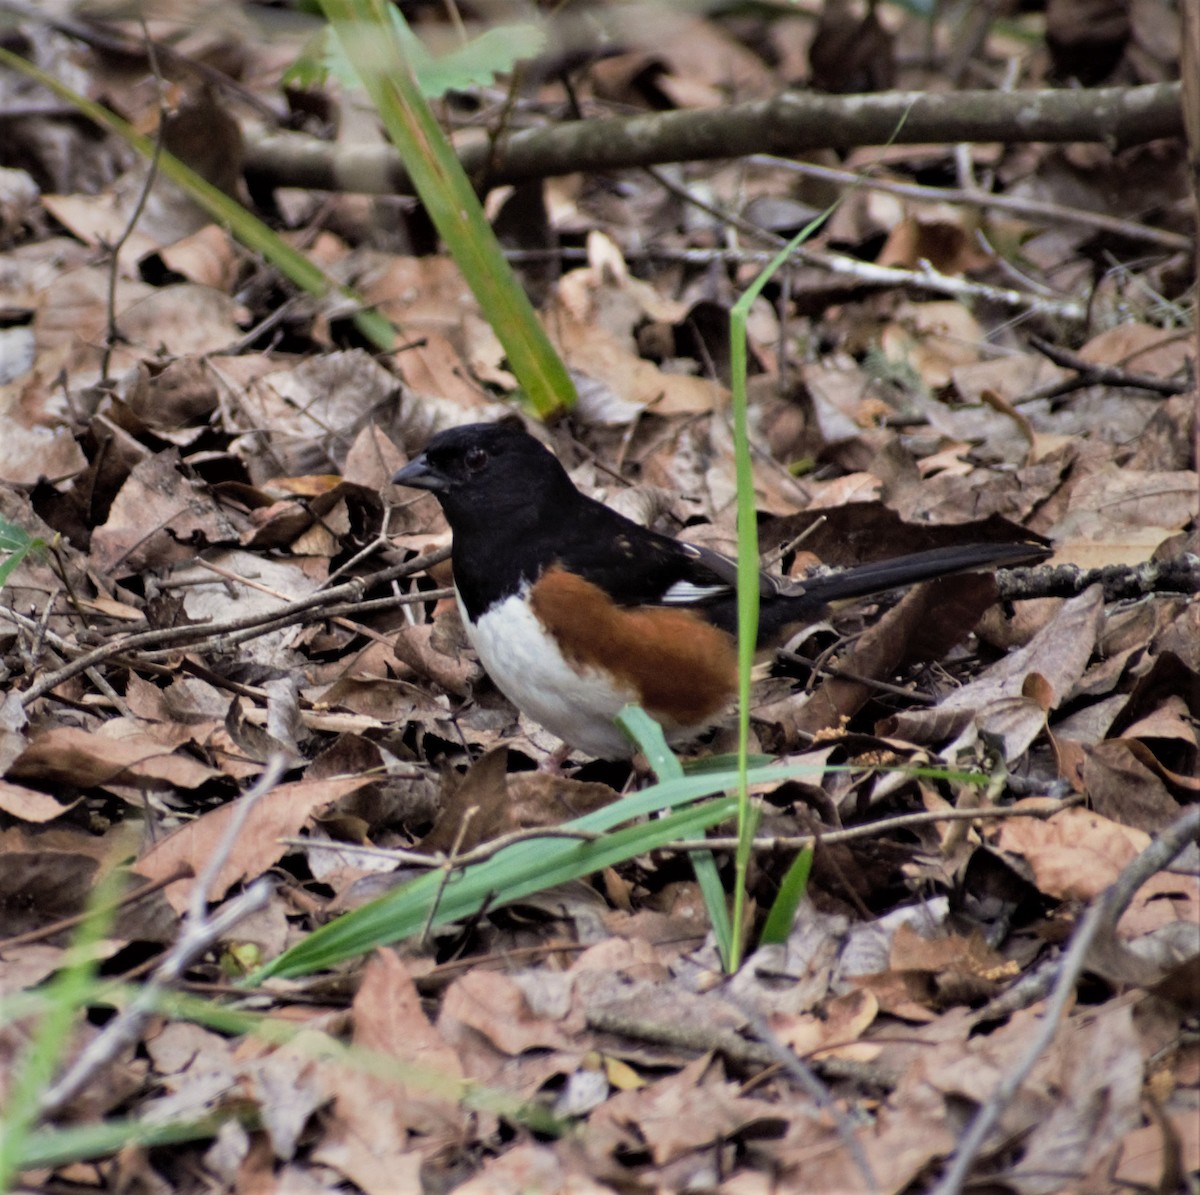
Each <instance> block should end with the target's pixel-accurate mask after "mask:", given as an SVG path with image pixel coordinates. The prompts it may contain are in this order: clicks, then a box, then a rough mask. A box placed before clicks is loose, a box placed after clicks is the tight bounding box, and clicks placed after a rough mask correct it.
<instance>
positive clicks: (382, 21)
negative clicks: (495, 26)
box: [321, 0, 575, 417]
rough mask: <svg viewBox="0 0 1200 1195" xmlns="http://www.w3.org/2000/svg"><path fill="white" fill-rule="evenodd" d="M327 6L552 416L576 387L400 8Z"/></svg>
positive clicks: (476, 289)
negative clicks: (412, 47)
mask: <svg viewBox="0 0 1200 1195" xmlns="http://www.w3.org/2000/svg"><path fill="white" fill-rule="evenodd" d="M321 7H322V8H323V9H324V11H325V15H326V16H327V17H328V18H329V20H330V22H331V24H332V25H333V29H334V32H335V33H336V35H337V37H338V39H339V41H340V42H341V44H342V48H343V50H344V51H345V53H346V56H347V57H348V58H349V60H350V62H351V63H353V65H354V69H355V70H356V72H357V74H358V77H359V79H360V80H361V82H362V85H363V87H364V88H365V89H366V91H367V94H368V95H369V96H370V97H371V101H372V103H373V104H374V105H375V108H376V110H377V111H378V113H379V116H380V119H381V120H382V121H383V125H384V128H385V129H386V130H387V133H388V136H389V137H390V138H391V141H392V144H393V145H394V146H395V147H396V149H397V151H398V152H399V154H400V157H401V158H402V159H403V161H404V166H405V169H406V170H407V171H408V175H409V178H411V179H412V183H413V187H414V188H415V189H416V192H417V194H418V195H419V196H420V197H421V201H422V203H424V205H425V210H426V211H427V212H428V213H429V218H430V219H431V220H432V221H433V223H434V227H436V228H437V230H438V232H439V233H440V234H441V237H442V239H443V240H444V241H445V242H446V245H447V247H448V248H449V250H450V253H451V255H452V256H453V257H454V260H455V261H456V262H457V264H458V268H459V269H460V270H461V271H462V273H463V277H464V278H465V279H466V280H467V285H468V286H470V288H471V290H472V292H473V293H474V295H475V298H476V299H477V300H478V302H479V305H480V307H481V308H482V309H483V312H484V315H485V316H486V317H487V319H488V321H489V322H490V323H491V325H492V327H493V328H494V329H495V330H496V335H497V336H498V337H499V338H500V343H501V344H502V345H503V346H504V351H505V353H506V354H507V356H508V364H509V366H510V368H511V369H512V371H513V373H514V374H516V376H517V380H518V381H519V382H520V383H521V386H522V387H523V389H524V391H525V394H526V396H527V398H528V400H529V402H530V404H531V405H532V407H533V409H534V410H535V411H536V412H537V414H538V415H539V416H541V417H546V416H548V415H550V414H553V413H554V412H556V411H558V410H561V409H562V408H563V407H568V406H570V405H571V404H572V403H573V402H574V401H575V387H574V385H573V384H572V382H571V379H570V376H569V375H568V373H567V370H566V367H565V366H564V365H563V363H562V361H561V360H559V358H558V355H557V354H556V353H555V351H554V349H553V347H552V346H551V344H550V340H549V337H547V335H546V333H545V330H544V329H543V328H542V326H541V324H540V323H539V322H538V319H537V316H536V315H535V314H534V311H533V307H532V306H531V304H530V302H529V299H528V297H527V296H526V294H525V291H524V290H523V289H522V288H521V285H520V283H519V282H518V281H517V278H516V276H515V275H514V273H513V271H512V267H511V266H509V264H508V262H507V260H506V259H505V257H504V254H503V253H502V251H501V249H500V246H499V244H498V242H497V241H496V237H495V235H494V234H493V232H492V229H491V226H490V225H489V224H488V222H487V218H486V217H485V216H484V213H483V207H482V205H481V204H480V202H479V199H478V198H477V196H476V194H475V191H474V189H473V188H472V186H471V183H470V180H469V179H468V178H467V176H466V173H465V172H464V170H463V168H462V166H461V164H460V163H459V161H458V158H457V156H456V155H455V153H454V150H453V149H452V148H451V146H450V143H449V142H448V141H447V140H446V137H445V136H444V134H443V133H442V130H441V128H440V127H439V126H438V123H437V121H436V120H435V119H434V115H433V113H432V112H431V111H430V108H429V105H428V103H426V101H425V97H424V96H423V95H422V94H421V88H420V85H419V84H418V82H417V79H416V77H415V75H414V74H413V71H412V67H411V65H410V63H409V62H408V60H407V58H406V56H405V53H404V46H403V44H402V42H401V40H400V38H399V37H398V36H397V31H396V26H395V25H394V24H393V20H395V21H400V20H401V18H400V17H399V15H398V13H396V12H395V10H394V9H391V8H390V7H389V5H388V4H387V3H386V0H321Z"/></svg>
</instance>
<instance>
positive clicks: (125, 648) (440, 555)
mask: <svg viewBox="0 0 1200 1195" xmlns="http://www.w3.org/2000/svg"><path fill="white" fill-rule="evenodd" d="M449 556H450V549H449V548H439V549H438V550H437V551H436V552H430V553H428V554H427V555H425V556H418V557H417V558H416V559H415V560H410V561H407V562H406V563H404V564H398V565H393V566H392V567H391V568H386V569H383V570H381V571H380V572H377V573H372V574H371V575H369V576H366V577H359V578H356V579H355V580H353V581H348V582H346V583H345V584H343V585H339V586H337V587H336V588H334V589H326V590H323V591H321V592H319V593H315V594H310V595H309V596H308V597H306V598H300V599H299V600H297V601H294V602H288V603H286V604H285V605H283V606H281V607H280V608H279V609H278V610H274V611H269V612H267V613H259V614H255V615H251V616H248V617H244V618H237V619H230V620H229V621H227V622H224V623H197V624H191V625H188V626H184V627H165V628H162V629H159V630H153V631H139V632H137V633H135V634H133V635H127V636H125V637H124V638H122V639H118V640H115V641H113V642H111V643H106V644H104V645H103V646H101V647H97V648H95V649H93V650H92V651H90V652H87V653H86V654H84V655H81V656H78V657H76V658H75V659H74V660H72V661H71V662H70V663H69V664H65V665H64V666H63V667H62V668H59V669H57V670H56V671H54V672H52V673H50V674H48V675H46V676H43V677H42V678H41V679H40V680H38V681H35V682H34V684H32V685H31V686H30V687H29V688H28V689H27V690H26V691H25V692H24V693H23V694H22V695H21V702H22V704H23V705H26V706H28V705H30V704H31V703H32V702H34V701H36V700H37V699H38V698H39V697H42V696H44V695H45V694H46V693H49V692H50V691H51V690H53V689H55V688H57V687H58V686H59V685H61V684H62V683H63V682H64V681H66V680H70V678H71V677H73V676H77V675H78V674H79V673H80V672H84V671H86V670H87V669H88V668H91V667H92V666H93V665H95V664H101V663H103V662H104V661H106V660H110V659H112V658H113V657H115V656H121V655H125V654H127V653H129V652H134V651H140V650H141V649H143V648H164V647H166V646H168V645H170V646H183V645H184V644H191V643H197V642H201V641H203V640H205V639H208V638H211V637H213V636H215V635H222V634H228V633H232V632H235V631H240V630H244V629H253V628H255V627H259V628H263V630H262V631H261V633H266V631H268V630H276V629H278V627H279V626H281V625H286V624H287V623H289V622H293V621H298V620H299V618H300V616H301V615H304V614H306V613H308V612H309V611H316V610H320V609H322V608H324V607H326V606H333V605H335V604H336V603H338V602H341V601H352V600H354V599H355V598H358V597H361V596H362V594H363V593H364V592H365V591H366V589H368V588H369V587H370V586H372V585H381V584H384V583H386V582H388V581H394V580H396V579H398V578H400V577H407V576H411V575H413V574H414V573H420V572H424V571H425V570H426V569H427V568H429V567H430V566H431V565H434V564H440V563H441V562H442V561H443V560H446V559H448V558H449ZM7 613H8V611H6V610H4V609H3V607H0V615H4V614H7Z"/></svg>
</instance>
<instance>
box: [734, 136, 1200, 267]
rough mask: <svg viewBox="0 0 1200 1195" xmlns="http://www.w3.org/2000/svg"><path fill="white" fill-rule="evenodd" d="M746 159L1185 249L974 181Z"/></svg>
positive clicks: (1173, 236) (1179, 242) (1183, 243)
mask: <svg viewBox="0 0 1200 1195" xmlns="http://www.w3.org/2000/svg"><path fill="white" fill-rule="evenodd" d="M750 161H751V162H759V163H762V164H764V165H768V166H774V167H778V168H779V169H781V170H789V171H792V172H793V173H795V174H802V175H804V176H805V177H807V178H816V179H821V180H823V181H825V182H834V183H841V184H844V185H847V186H849V185H851V184H853V185H855V186H861V187H865V188H866V189H867V190H869V191H881V192H883V193H885V194H887V195H899V196H902V197H903V198H906V199H916V200H920V201H921V202H924V203H946V204H966V205H970V206H972V207H983V208H995V209H996V210H997V211H1004V212H1012V213H1014V214H1015V215H1018V216H1027V217H1029V218H1031V219H1034V220H1044V221H1046V222H1047V223H1049V224H1053V225H1058V224H1081V225H1083V226H1084V227H1086V228H1098V229H1100V230H1101V231H1103V232H1111V233H1113V234H1115V235H1116V236H1122V237H1126V238H1128V239H1129V240H1131V241H1145V242H1147V243H1149V244H1151V245H1160V246H1161V247H1162V248H1164V249H1170V250H1172V251H1174V252H1184V253H1188V252H1190V251H1191V248H1192V238H1191V237H1187V236H1183V235H1182V234H1180V233H1178V232H1168V231H1167V230H1166V229H1164V228H1151V227H1150V226H1149V225H1147V224H1138V223H1137V222H1136V221H1133V220H1122V219H1121V218H1120V217H1118V216H1110V215H1108V214H1106V213H1104V212H1088V211H1084V210H1083V209H1082V208H1077V207H1068V206H1066V205H1065V204H1062V203H1049V202H1047V201H1046V200H1042V199H1030V198H1027V197H1024V196H1020V195H996V194H993V193H992V192H991V191H981V190H979V189H978V188H975V187H927V186H923V185H922V184H920V183H904V182H900V181H899V180H896V179H884V178H873V177H871V176H870V175H864V174H860V173H857V172H855V171H851V170H838V169H836V168H834V167H831V166H818V165H817V164H816V163H815V162H801V161H796V160H794V159H789V158H777V157H773V156H772V155H770V154H754V155H753V156H752V157H751V158H750Z"/></svg>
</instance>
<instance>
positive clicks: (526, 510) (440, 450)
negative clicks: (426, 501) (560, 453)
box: [392, 423, 578, 533]
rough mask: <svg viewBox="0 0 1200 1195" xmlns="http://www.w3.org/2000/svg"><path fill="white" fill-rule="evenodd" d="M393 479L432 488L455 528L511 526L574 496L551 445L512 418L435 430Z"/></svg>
mask: <svg viewBox="0 0 1200 1195" xmlns="http://www.w3.org/2000/svg"><path fill="white" fill-rule="evenodd" d="M392 481H393V482H394V483H395V484H396V485H407V486H413V487H415V488H416V489H420V490H429V491H430V492H431V493H433V494H434V496H435V497H436V498H437V500H438V501H439V502H440V503H441V505H442V509H443V510H444V511H445V512H446V519H447V520H448V522H449V523H450V526H451V528H452V529H453V530H454V531H455V532H456V533H457V532H461V531H466V530H470V529H473V528H475V527H476V526H486V525H490V526H493V527H494V526H496V524H497V523H501V522H507V523H508V525H509V527H510V528H511V527H512V525H513V521H514V520H516V522H518V523H525V522H529V521H531V520H533V519H536V518H537V517H538V516H539V515H542V516H544V514H545V512H546V511H547V510H550V509H553V508H554V507H555V506H556V505H560V504H563V503H568V504H569V503H570V501H571V500H572V499H574V498H577V497H578V491H577V490H576V489H575V487H574V485H573V484H572V483H571V479H570V478H569V477H568V476H567V473H566V470H565V469H564V468H563V467H562V465H560V464H559V463H558V461H557V459H556V458H555V457H554V455H553V454H552V453H551V452H550V451H549V449H547V448H545V447H543V446H542V445H541V444H540V443H538V441H537V440H535V439H534V438H533V437H532V436H531V435H530V434H529V433H528V432H526V431H525V430H524V429H523V428H521V427H520V426H518V425H517V424H515V423H469V424H466V425H465V426H463V427H453V428H450V429H449V430H447V431H444V432H439V433H438V434H437V435H436V436H434V437H433V439H432V440H430V441H429V444H428V445H427V446H426V448H425V451H424V452H422V453H421V454H420V455H419V456H417V457H414V458H413V460H412V461H410V462H409V463H408V464H407V465H405V466H404V468H403V469H401V470H400V471H399V472H398V473H397V474H396V475H395V476H394V477H393V478H392ZM521 516H524V517H521Z"/></svg>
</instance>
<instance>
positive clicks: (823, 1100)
mask: <svg viewBox="0 0 1200 1195" xmlns="http://www.w3.org/2000/svg"><path fill="white" fill-rule="evenodd" d="M725 996H726V998H727V999H729V1000H730V1002H731V1003H732V1004H733V1005H734V1006H735V1007H736V1008H738V1009H739V1010H740V1011H741V1013H742V1015H743V1016H745V1018H746V1021H747V1023H748V1024H749V1026H750V1029H751V1030H752V1031H753V1033H754V1036H755V1037H757V1038H758V1040H759V1041H760V1042H762V1044H763V1045H764V1046H766V1048H767V1049H768V1050H769V1051H770V1052H771V1055H772V1056H773V1057H774V1059H775V1061H776V1062H777V1063H778V1064H779V1065H780V1066H781V1067H783V1069H784V1070H785V1071H787V1073H788V1074H789V1075H791V1077H792V1078H793V1079H794V1080H795V1081H796V1082H797V1083H798V1084H799V1085H800V1087H801V1088H802V1089H803V1090H804V1091H805V1092H806V1093H807V1094H808V1097H809V1098H810V1099H811V1100H812V1101H813V1103H815V1104H816V1105H817V1107H818V1108H820V1109H821V1111H822V1112H824V1113H825V1115H826V1116H828V1117H829V1119H830V1120H832V1121H833V1127H834V1129H835V1130H836V1131H837V1135H838V1137H839V1138H840V1139H841V1142H842V1144H843V1145H844V1146H845V1148H846V1152H847V1153H848V1154H849V1155H850V1160H851V1161H852V1162H853V1163H854V1165H855V1166H856V1167H857V1169H858V1172H859V1174H861V1175H862V1177H863V1181H864V1182H865V1183H866V1185H867V1188H866V1189H867V1190H868V1191H878V1190H879V1183H878V1181H877V1180H876V1178H875V1172H874V1171H873V1170H872V1169H871V1163H870V1161H869V1160H868V1159H867V1155H866V1153H865V1151H864V1150H863V1147H862V1142H861V1141H859V1139H858V1137H857V1135H856V1134H855V1132H854V1126H853V1125H852V1124H851V1123H850V1118H849V1117H848V1116H847V1115H846V1114H845V1112H843V1111H842V1109H841V1108H840V1107H839V1106H838V1104H837V1101H836V1100H834V1098H833V1096H832V1095H831V1094H830V1093H829V1089H828V1088H827V1087H826V1086H825V1084H824V1083H822V1082H821V1080H820V1079H818V1078H817V1076H816V1074H815V1073H814V1071H813V1070H812V1068H811V1067H810V1066H809V1065H808V1063H806V1062H805V1061H804V1059H802V1058H800V1057H799V1056H798V1055H797V1054H796V1053H795V1051H793V1050H789V1049H788V1048H787V1046H785V1045H784V1044H783V1042H781V1041H780V1040H779V1038H778V1037H776V1036H775V1034H774V1033H772V1032H771V1027H770V1026H769V1025H768V1024H767V1022H766V1020H765V1019H764V1018H763V1017H762V1016H761V1015H760V1014H759V1013H758V1012H756V1011H755V1010H754V1009H753V1008H750V1007H749V1006H748V1005H747V1004H746V1003H744V1002H743V1001H741V1000H738V999H736V998H734V997H733V995H732V993H730V992H726V993H725Z"/></svg>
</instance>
